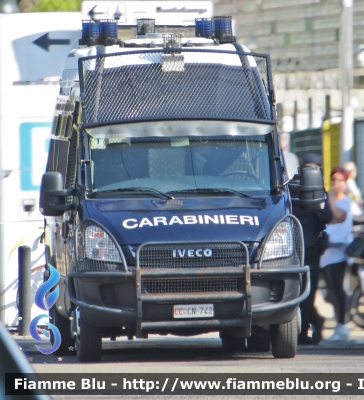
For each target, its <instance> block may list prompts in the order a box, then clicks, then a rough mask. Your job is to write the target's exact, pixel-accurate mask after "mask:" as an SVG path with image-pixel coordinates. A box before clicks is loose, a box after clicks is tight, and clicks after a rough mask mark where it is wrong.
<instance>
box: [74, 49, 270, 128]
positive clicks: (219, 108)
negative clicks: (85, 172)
mask: <svg viewBox="0 0 364 400" xmlns="http://www.w3.org/2000/svg"><path fill="white" fill-rule="evenodd" d="M164 58H165V57H164V53H163V51H162V50H143V51H139V52H133V53H123V54H120V53H119V54H110V55H103V56H97V57H85V58H82V59H80V60H79V72H80V87H81V96H82V100H83V106H84V111H85V119H84V125H85V127H88V126H92V125H102V124H111V123H117V122H130V121H143V120H163V119H185V118H188V119H193V118H199V119H224V120H240V121H254V122H260V123H270V124H274V123H275V122H276V121H275V115H274V114H273V113H272V107H271V103H272V99H271V98H270V91H269V80H270V79H271V76H270V70H269V67H268V66H269V61H268V56H266V55H252V53H240V52H230V51H221V50H220V51H219V50H197V49H184V50H183V51H182V52H181V53H179V57H177V58H178V61H175V62H176V63H178V65H176V67H175V68H174V67H173V65H171V64H173V62H174V61H173V59H172V61H169V67H168V69H166V68H163V59H164ZM172 58H173V57H172ZM181 60H182V62H183V68H181V65H180V63H181ZM177 67H178V68H177Z"/></svg>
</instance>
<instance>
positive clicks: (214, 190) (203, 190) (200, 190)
mask: <svg viewBox="0 0 364 400" xmlns="http://www.w3.org/2000/svg"><path fill="white" fill-rule="evenodd" d="M168 193H219V194H235V195H236V196H240V197H252V196H251V195H250V194H247V193H244V192H239V191H238V190H234V189H225V188H196V189H183V190H171V191H170V192H168Z"/></svg>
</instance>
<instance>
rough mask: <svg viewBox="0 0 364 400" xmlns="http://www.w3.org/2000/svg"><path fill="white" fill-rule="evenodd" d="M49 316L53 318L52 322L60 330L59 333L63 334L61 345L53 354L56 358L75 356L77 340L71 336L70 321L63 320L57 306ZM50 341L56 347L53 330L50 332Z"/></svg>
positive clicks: (51, 310)
mask: <svg viewBox="0 0 364 400" xmlns="http://www.w3.org/2000/svg"><path fill="white" fill-rule="evenodd" d="M49 315H50V317H51V320H50V322H51V323H52V324H53V325H55V326H56V327H57V328H58V330H59V333H60V334H61V345H60V346H59V347H58V349H57V350H56V351H55V352H54V353H53V354H54V355H55V356H65V355H73V354H74V349H75V340H74V339H73V338H72V336H71V322H70V320H69V319H67V318H63V317H62V315H61V314H60V313H59V312H58V310H57V309H56V306H55V305H54V306H53V307H52V308H51V309H50V310H49ZM50 341H51V344H52V345H54V335H53V331H52V330H51V332H50Z"/></svg>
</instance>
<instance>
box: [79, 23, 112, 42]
mask: <svg viewBox="0 0 364 400" xmlns="http://www.w3.org/2000/svg"><path fill="white" fill-rule="evenodd" d="M79 44H80V45H84V46H95V45H97V44H103V45H104V46H112V45H114V44H120V41H119V40H118V25H117V22H116V20H112V19H102V20H99V21H91V20H83V21H82V38H81V39H80V41H79Z"/></svg>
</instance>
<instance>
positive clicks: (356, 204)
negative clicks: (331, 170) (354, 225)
mask: <svg viewBox="0 0 364 400" xmlns="http://www.w3.org/2000/svg"><path fill="white" fill-rule="evenodd" d="M343 168H344V169H345V171H346V172H348V174H349V178H348V180H347V181H346V190H345V193H346V195H347V196H349V197H350V198H351V200H352V201H353V203H352V210H353V214H354V215H361V214H362V213H363V197H362V194H361V190H360V189H359V187H358V185H357V184H356V181H355V179H356V176H357V169H356V165H355V163H354V162H353V161H349V162H346V163H345V164H343Z"/></svg>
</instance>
